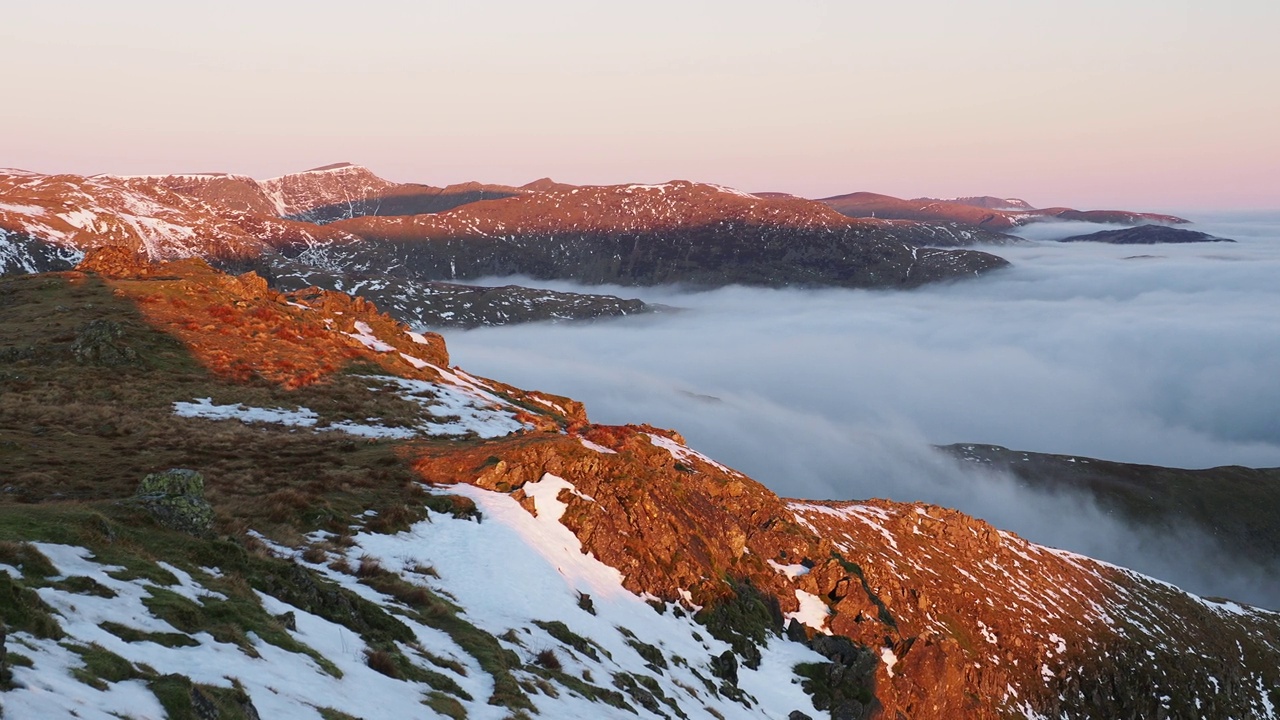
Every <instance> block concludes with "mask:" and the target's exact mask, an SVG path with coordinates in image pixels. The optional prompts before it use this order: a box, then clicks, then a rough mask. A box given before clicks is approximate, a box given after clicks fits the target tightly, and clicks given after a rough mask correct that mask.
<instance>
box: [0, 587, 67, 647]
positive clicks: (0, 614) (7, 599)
mask: <svg viewBox="0 0 1280 720" xmlns="http://www.w3.org/2000/svg"><path fill="white" fill-rule="evenodd" d="M0 620H3V621H4V624H5V625H6V626H7V627H8V628H9V632H14V631H19V630H20V631H25V632H29V633H31V634H32V635H35V636H36V637H40V638H48V639H52V640H61V639H62V638H63V632H62V626H61V624H59V623H58V618H57V616H56V615H55V614H54V612H53V608H51V607H49V606H48V604H46V603H45V601H44V600H41V599H40V596H39V595H37V594H36V591H35V590H32V589H31V588H29V587H27V586H26V585H24V584H23V583H22V582H21V581H20V580H15V579H13V578H11V577H9V574H8V573H4V572H0Z"/></svg>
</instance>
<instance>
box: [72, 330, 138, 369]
mask: <svg viewBox="0 0 1280 720" xmlns="http://www.w3.org/2000/svg"><path fill="white" fill-rule="evenodd" d="M123 338H124V329H123V328H121V327H120V323H117V322H115V321H114V320H101V319H100V320H91V321H89V323H88V324H87V325H85V326H84V327H83V328H81V330H80V333H79V334H78V335H76V339H75V342H74V343H72V345H71V354H72V355H74V356H75V358H76V362H78V363H80V364H81V365H100V366H103V367H120V366H123V365H136V364H137V363H138V353H137V351H136V350H134V349H133V348H131V347H129V345H127V344H126V343H125V342H124V341H123Z"/></svg>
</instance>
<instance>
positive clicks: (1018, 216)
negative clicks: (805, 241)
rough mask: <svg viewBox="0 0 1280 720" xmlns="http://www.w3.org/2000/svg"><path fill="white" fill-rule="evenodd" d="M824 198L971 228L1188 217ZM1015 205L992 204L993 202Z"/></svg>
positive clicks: (877, 214) (861, 212)
mask: <svg viewBox="0 0 1280 720" xmlns="http://www.w3.org/2000/svg"><path fill="white" fill-rule="evenodd" d="M820 202H823V203H825V204H827V205H829V206H830V207H832V208H833V209H835V210H836V211H837V212H840V213H842V214H844V215H848V216H849V217H855V218H880V219H890V220H911V221H915V222H926V223H957V224H958V225H961V226H964V227H970V228H980V229H983V230H990V231H995V232H1006V231H1009V230H1012V229H1014V228H1016V227H1019V226H1021V225H1026V224H1028V223H1033V222H1041V221H1045V220H1053V219H1057V220H1075V221H1081V222H1094V223H1110V224H1117V225H1139V224H1146V223H1158V224H1184V223H1186V222H1188V221H1187V220H1185V219H1183V218H1180V217H1175V216H1173V215H1158V214H1155V213H1140V212H1131V211H1128V210H1085V211H1081V210H1073V209H1071V208H1064V207H1051V208H1041V209H1033V208H1031V207H1029V206H1028V207H1025V208H1024V207H1020V206H1018V204H1020V205H1027V203H1026V202H1025V201H1022V200H1017V199H1008V200H1005V199H1001V198H991V197H978V198H956V199H954V200H935V199H932V198H916V199H915V200H903V199H900V198H896V197H892V196H890V195H879V194H877V193H869V192H857V193H850V194H848V195H836V196H833V197H829V198H823V199H822V200H821V201H820ZM1000 204H1006V205H1010V204H1012V205H1015V206H1014V207H993V206H994V205H1000Z"/></svg>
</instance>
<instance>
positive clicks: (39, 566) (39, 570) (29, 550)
mask: <svg viewBox="0 0 1280 720" xmlns="http://www.w3.org/2000/svg"><path fill="white" fill-rule="evenodd" d="M0 564H4V565H11V566H13V567H16V568H18V569H19V570H21V571H22V577H23V578H25V579H28V580H38V579H43V578H47V577H49V576H51V575H57V574H58V569H57V568H56V567H54V566H53V563H52V562H50V561H49V558H47V557H45V556H44V553H42V552H40V551H39V550H38V549H37V548H36V547H35V546H34V545H32V544H31V543H29V542H14V541H12V540H6V541H4V542H0Z"/></svg>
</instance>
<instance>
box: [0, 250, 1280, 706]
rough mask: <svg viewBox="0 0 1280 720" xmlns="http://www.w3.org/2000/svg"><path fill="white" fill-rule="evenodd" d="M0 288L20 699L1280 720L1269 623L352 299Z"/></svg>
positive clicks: (246, 281)
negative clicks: (690, 440)
mask: <svg viewBox="0 0 1280 720" xmlns="http://www.w3.org/2000/svg"><path fill="white" fill-rule="evenodd" d="M0 303H2V304H3V310H4V311H3V312H0V483H2V487H3V492H2V493H0V621H3V623H4V629H5V632H4V633H3V634H0V643H2V644H3V649H4V652H0V704H3V707H4V713H5V716H6V717H21V718H25V717H40V718H44V717H81V718H104V720H105V719H108V718H112V717H291V718H292V717H296V718H306V719H307V720H312V719H315V720H325V719H326V718H329V719H331V718H344V717H347V718H349V717H379V718H383V717H385V718H400V717H448V718H459V717H494V718H497V717H513V718H518V717H522V716H523V717H533V716H535V715H536V716H538V717H545V718H562V717H638V718H655V719H656V718H673V717H678V718H688V719H690V720H692V719H694V718H698V719H703V718H707V719H713V718H714V719H718V720H723V719H724V718H730V717H732V718H754V717H763V718H790V719H791V720H798V719H799V718H803V717H808V718H818V717H830V718H833V719H839V720H848V719H856V720H870V719H871V718H877V719H878V718H899V717H910V718H912V719H913V720H943V719H951V718H977V719H979V720H996V719H999V718H1010V717H1021V718H1029V717H1036V718H1082V719H1083V718H1160V717H1166V718H1192V717H1194V718H1215V719H1216V718H1222V719H1226V718H1269V719H1271V720H1274V719H1275V718H1276V717H1277V715H1276V712H1275V708H1276V707H1277V705H1280V702H1278V701H1280V615H1278V614H1276V613H1272V612H1268V611H1265V610H1261V609H1257V608H1253V607H1249V606H1247V605H1242V604H1239V603H1235V602H1231V601H1226V600H1206V599H1203V598H1199V597H1196V596H1194V595H1190V594H1187V593H1184V592H1182V591H1181V590H1179V589H1177V588H1175V587H1173V586H1171V585H1168V584H1166V583H1162V582H1160V581H1158V580H1155V579H1153V578H1149V577H1145V576H1143V575H1140V574H1137V573H1134V572H1131V571H1129V570H1125V569H1123V568H1120V567H1116V566H1114V565H1109V564H1106V563H1102V562H1098V561H1095V560H1091V559H1089V558H1087V557H1083V556H1080V555H1076V554H1073V553H1070V552H1065V551H1062V550H1056V549H1053V548H1049V547H1045V546H1041V545H1037V544H1035V543H1031V542H1028V541H1026V540H1024V539H1022V538H1020V537H1018V536H1016V535H1014V534H1012V533H1009V532H1004V531H1001V530H999V529H997V528H994V527H992V526H990V525H988V524H987V523H984V522H981V521H978V520H975V519H973V518H971V517H968V516H965V515H963V514H962V513H959V512H956V511H954V510H948V509H946V508H941V507H937V506H932V505H924V504H920V503H894V502H888V501H882V500H867V501H825V502H820V501H802V500H787V499H783V498H779V497H778V496H776V495H775V494H773V493H772V492H770V491H769V490H768V489H767V488H765V487H764V486H763V485H761V484H759V483H757V482H756V481H755V480H752V479H751V478H748V477H746V476H744V475H742V474H741V473H738V472H736V471H734V470H733V469H731V468H728V467H725V466H724V465H722V464H720V463H718V462H716V461H715V460H714V459H712V458H709V457H707V456H705V455H702V454H700V453H698V452H697V451H695V450H694V449H692V448H690V447H688V445H687V444H686V443H685V441H684V439H683V438H682V437H681V436H680V435H679V434H678V433H676V432H673V431H670V430H662V429H658V428H654V427H650V426H647V425H623V426H610V425H599V424H595V423H592V422H591V421H590V420H589V418H588V416H587V414H586V411H585V409H584V408H583V406H582V405H581V404H580V403H577V402H575V401H573V400H571V399H569V398H564V397H557V396H554V395H548V394H545V393H540V392H536V391H526V390H522V389H519V388H515V387H512V386H510V385H506V384H504V383H502V382H500V381H497V380H491V379H486V378H480V377H476V376H473V375H470V374H468V373H467V372H466V371H465V370H463V369H462V368H458V367H451V366H450V365H449V363H450V358H449V353H448V350H447V348H446V346H445V343H444V340H443V338H441V337H440V336H439V335H436V334H432V333H418V332H414V331H412V330H411V329H410V328H409V327H408V326H406V325H403V324H401V323H398V322H396V321H395V320H394V319H393V318H392V317H389V316H387V315H385V314H383V313H381V312H379V311H378V310H377V309H376V308H375V307H374V306H373V305H372V304H371V303H369V302H367V301H365V300H364V299H363V298H360V297H350V296H346V295H342V294H339V293H333V292H328V291H323V290H315V289H312V290H306V291H302V292H298V293H290V294H280V293H278V292H275V291H273V290H271V289H270V288H269V287H268V286H267V283H266V282H265V281H264V280H263V279H262V278H259V277H257V276H255V275H252V274H245V275H241V276H230V275H226V274H223V273H220V272H217V271H215V270H213V269H212V268H210V267H209V266H208V265H207V264H205V263H204V262H203V261H202V260H200V259H197V258H189V259H184V260H177V261H173V262H168V263H164V264H155V263H150V262H147V261H145V259H144V258H141V257H139V256H137V255H135V254H134V253H133V252H132V251H130V250H128V249H125V248H123V247H108V248H102V249H96V250H93V251H91V252H90V253H89V255H88V257H86V259H85V260H84V262H83V263H82V264H81V265H80V268H79V270H76V271H66V272H60V273H47V274H40V275H22V276H16V277H6V278H0ZM1227 519H1229V518H1225V519H1224V520H1227Z"/></svg>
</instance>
